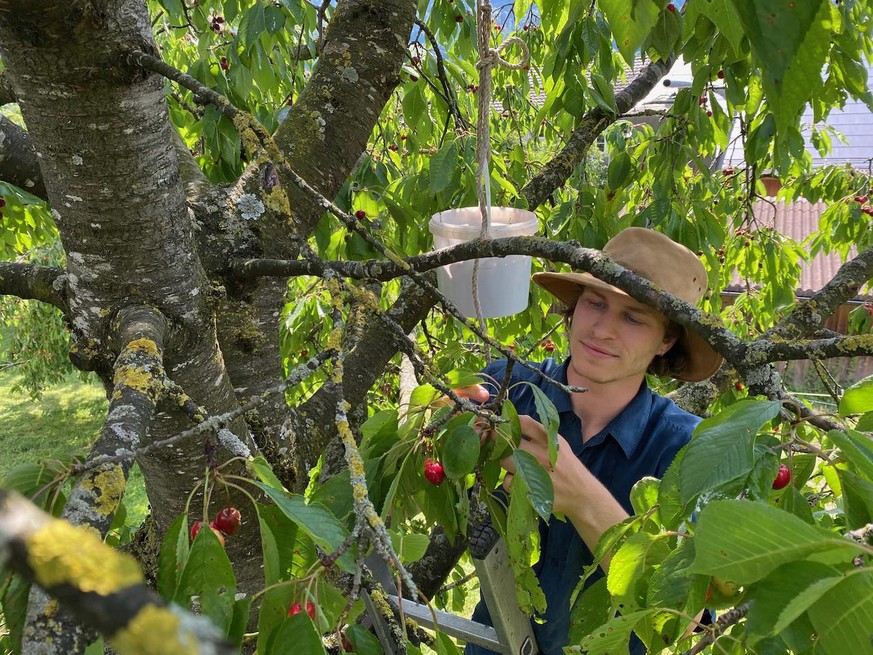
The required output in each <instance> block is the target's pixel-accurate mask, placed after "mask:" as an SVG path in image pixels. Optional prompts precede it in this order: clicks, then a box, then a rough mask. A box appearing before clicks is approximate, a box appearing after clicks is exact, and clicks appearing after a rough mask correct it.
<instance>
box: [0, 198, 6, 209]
mask: <svg viewBox="0 0 873 655" xmlns="http://www.w3.org/2000/svg"><path fill="white" fill-rule="evenodd" d="M5 206H6V199H5V198H0V207H5Z"/></svg>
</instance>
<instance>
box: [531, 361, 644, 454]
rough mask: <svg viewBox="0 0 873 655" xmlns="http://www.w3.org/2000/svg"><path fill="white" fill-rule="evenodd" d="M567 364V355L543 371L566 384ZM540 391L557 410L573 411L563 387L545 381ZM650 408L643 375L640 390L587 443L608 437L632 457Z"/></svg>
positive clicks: (600, 440) (568, 363) (568, 362)
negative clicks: (549, 369)
mask: <svg viewBox="0 0 873 655" xmlns="http://www.w3.org/2000/svg"><path fill="white" fill-rule="evenodd" d="M569 366H570V358H569V357H568V358H567V359H565V360H564V363H563V364H561V366H560V367H556V368H555V370H554V371H545V372H546V373H547V374H549V375H551V376H552V377H553V378H555V379H556V380H558V381H559V382H561V383H563V384H568V382H567V369H568V368H569ZM543 391H544V392H545V393H546V395H547V396H548V397H549V400H551V401H552V404H554V406H555V409H557V410H558V412H567V411H569V412H572V411H573V404H572V403H571V401H570V394H569V393H565V392H564V390H563V389H560V388H559V387H557V386H555V385H554V384H551V383H548V382H545V381H543ZM651 411H652V392H651V391H650V390H649V386H648V385H647V384H646V380H645V378H643V382H642V384H641V385H640V390H639V391H638V392H637V395H636V396H634V398H633V400H631V401H630V403H629V404H628V406H627V407H625V408H624V409H623V410H621V412H619V414H618V416H616V417H615V418H614V419H612V420H611V421H610V422H609V423H608V424H607V426H606V427H605V428H604V429H603V430H602V431H601V432H600V433H598V434H597V435H595V436H594V437H593V438H592V439H591V440H590V441H589V443H592V442H593V443H600V442H602V441H603V439H604V438H605V437H607V436H611V437H612V438H613V439H615V441H617V442H618V444H619V445H620V446H621V449H622V450H623V451H624V454H625V457H627V458H630V457H632V456H633V454H634V451H636V449H637V446H639V444H640V441H641V440H642V438H643V430H644V429H645V427H646V425H647V424H648V422H649V415H650V414H651ZM592 445H593V444H592Z"/></svg>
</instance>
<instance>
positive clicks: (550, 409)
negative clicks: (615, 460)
mask: <svg viewBox="0 0 873 655" xmlns="http://www.w3.org/2000/svg"><path fill="white" fill-rule="evenodd" d="M525 384H527V385H528V386H529V387H530V389H531V391H533V396H534V405H535V406H536V408H537V416H539V419H540V423H542V425H543V427H544V428H545V429H546V435H547V438H548V445H549V464H550V465H552V466H554V465H555V461H556V460H557V459H558V427H559V426H560V424H561V418H560V417H559V416H558V410H557V409H555V406H554V405H553V404H552V401H551V400H549V397H548V396H547V395H546V394H545V392H544V391H543V390H542V389H540V388H539V387H537V386H535V385H533V384H530V383H529V382H526V383H525Z"/></svg>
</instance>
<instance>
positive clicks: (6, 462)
mask: <svg viewBox="0 0 873 655" xmlns="http://www.w3.org/2000/svg"><path fill="white" fill-rule="evenodd" d="M20 377H21V376H20V374H19V373H17V372H16V371H15V369H14V368H12V369H6V370H3V371H0V453H3V456H2V457H0V480H2V479H3V478H5V477H6V474H7V473H8V472H9V471H11V470H12V469H13V468H15V467H16V466H18V465H19V464H24V463H26V462H38V461H41V460H45V459H51V458H68V457H69V456H70V455H73V454H75V455H79V456H84V455H87V453H88V451H89V450H90V447H91V445H92V444H93V442H94V440H95V439H96V438H97V435H98V434H99V432H100V427H101V426H102V425H103V421H104V419H105V417H106V408H107V405H108V403H107V401H106V397H105V395H104V392H103V387H102V386H101V385H100V384H99V383H98V382H97V381H96V380H95V381H94V382H90V383H89V382H83V381H82V380H81V379H80V378H79V377H78V376H76V375H71V376H68V377H67V378H66V379H65V380H64V381H63V382H61V383H60V384H56V385H53V386H52V387H50V388H48V389H46V391H45V392H44V393H43V395H42V397H41V398H40V399H39V400H33V399H31V398H30V397H29V396H27V395H26V394H21V393H15V392H13V391H12V388H13V387H14V386H15V385H16V383H17V382H19V381H20ZM124 502H125V505H126V506H127V510H128V516H127V519H126V523H127V525H128V526H130V527H131V528H134V529H135V528H136V527H137V526H138V525H139V523H140V522H141V521H142V519H143V518H144V517H145V514H146V511H147V508H148V500H147V498H146V495H145V489H144V487H143V482H142V476H141V475H140V474H139V470H138V469H137V468H136V467H134V469H133V471H132V473H131V476H130V480H129V482H128V486H127V491H126V492H125V499H124Z"/></svg>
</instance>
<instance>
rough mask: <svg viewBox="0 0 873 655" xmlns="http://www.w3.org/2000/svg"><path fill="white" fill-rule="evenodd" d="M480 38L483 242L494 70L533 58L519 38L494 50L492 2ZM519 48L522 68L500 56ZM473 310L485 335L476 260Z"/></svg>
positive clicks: (480, 15) (486, 1)
mask: <svg viewBox="0 0 873 655" xmlns="http://www.w3.org/2000/svg"><path fill="white" fill-rule="evenodd" d="M476 5H477V12H476V35H477V42H478V45H479V61H478V62H477V64H476V68H478V69H479V100H478V108H479V116H478V118H477V121H476V162H477V167H476V196H477V197H478V199H479V212H480V213H481V215H482V229H481V230H480V231H479V238H480V239H483V240H484V239H489V238H490V237H491V235H490V229H491V168H490V164H491V121H490V118H491V67H492V66H503V67H504V68H509V69H511V70H522V69H524V68H527V65H528V61H529V59H530V54H529V52H528V49H527V45H526V44H525V42H524V41H522V40H521V39H519V38H518V37H514V36H513V37H510V38H508V39H506V41H504V42H503V43H501V44H500V45H499V46H498V47H497V48H492V47H491V2H490V0H477V3H476ZM511 45H517V46H519V47H520V48H521V51H522V59H521V63H519V64H512V63H510V62H508V61H506V60H505V59H504V58H503V57H501V56H500V53H501V52H503V51H504V50H505V49H506V48H508V47H509V46H511ZM473 307H474V308H475V309H476V318H477V320H478V321H479V328H480V329H481V330H482V331H483V332H484V331H485V318H484V317H483V316H482V307H481V305H480V304H479V259H474V260H473ZM485 358H486V360H487V361H488V362H490V361H491V349H490V348H489V347H488V345H487V344H486V345H485Z"/></svg>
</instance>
